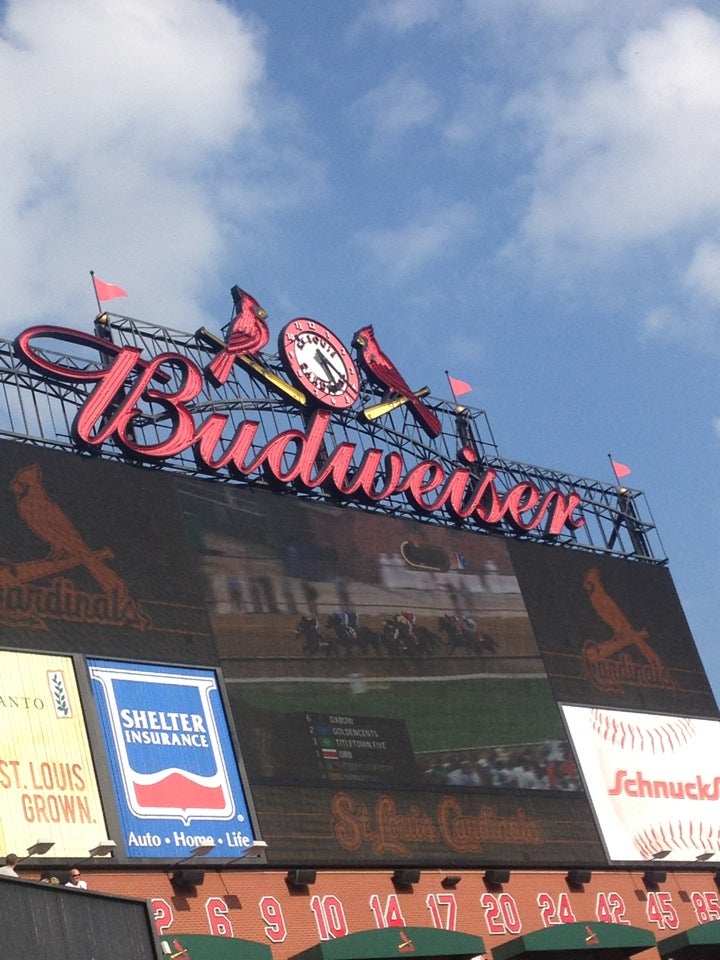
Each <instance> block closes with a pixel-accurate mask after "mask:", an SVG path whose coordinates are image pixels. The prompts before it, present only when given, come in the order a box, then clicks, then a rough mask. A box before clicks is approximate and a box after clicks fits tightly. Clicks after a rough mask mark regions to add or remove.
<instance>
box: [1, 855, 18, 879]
mask: <svg viewBox="0 0 720 960" xmlns="http://www.w3.org/2000/svg"><path fill="white" fill-rule="evenodd" d="M17 862H18V858H17V854H16V853H8V855H7V856H6V857H5V866H4V867H0V877H15V879H16V880H17V879H19V878H18V874H17V871H16V870H15V864H16V863H17Z"/></svg>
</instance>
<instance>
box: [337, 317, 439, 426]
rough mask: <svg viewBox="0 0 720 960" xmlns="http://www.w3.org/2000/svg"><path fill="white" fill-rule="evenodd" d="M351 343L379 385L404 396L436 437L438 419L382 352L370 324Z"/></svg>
mask: <svg viewBox="0 0 720 960" xmlns="http://www.w3.org/2000/svg"><path fill="white" fill-rule="evenodd" d="M353 344H354V345H355V346H356V347H358V348H359V350H360V359H361V360H362V363H363V366H364V367H365V369H366V370H367V372H368V373H369V375H370V376H371V377H372V379H373V380H375V382H376V383H379V384H380V386H381V387H386V388H387V389H388V390H390V391H391V392H392V393H398V394H400V396H401V397H405V399H406V400H407V402H408V406H409V407H410V409H411V410H412V412H413V414H414V416H415V418H416V419H417V420H418V421H419V422H420V423H421V424H422V426H423V427H424V428H425V430H427V432H428V433H429V434H430V436H431V437H437V436H439V435H440V433H441V432H442V427H441V426H440V421H439V420H438V418H437V417H436V416H435V414H434V413H433V412H432V410H431V409H430V407H428V406H426V405H425V404H424V403H423V402H422V400H419V399H418V397H416V396H415V394H414V392H413V391H412V390H411V389H410V387H409V386H408V384H407V382H406V381H405V380H404V379H403V376H402V374H401V373H400V371H399V370H398V368H397V367H396V366H395V364H394V363H393V362H392V360H391V359H390V358H389V357H388V356H387V355H386V354H384V353H383V352H382V350H381V349H380V346H379V345H378V342H377V340H376V339H375V332H374V330H373V328H372V327H371V326H368V327H363V328H362V329H361V330H358V332H357V333H356V334H355V336H354V337H353Z"/></svg>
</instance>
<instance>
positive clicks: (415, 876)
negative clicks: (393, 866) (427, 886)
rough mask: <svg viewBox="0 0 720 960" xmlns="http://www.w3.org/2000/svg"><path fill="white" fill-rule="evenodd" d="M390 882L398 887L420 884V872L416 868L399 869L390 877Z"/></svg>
mask: <svg viewBox="0 0 720 960" xmlns="http://www.w3.org/2000/svg"><path fill="white" fill-rule="evenodd" d="M392 882H393V883H395V884H397V885H398V886H399V887H411V886H412V885H413V884H414V883H420V870H419V869H418V867H399V868H398V869H397V870H395V872H394V873H393V875H392Z"/></svg>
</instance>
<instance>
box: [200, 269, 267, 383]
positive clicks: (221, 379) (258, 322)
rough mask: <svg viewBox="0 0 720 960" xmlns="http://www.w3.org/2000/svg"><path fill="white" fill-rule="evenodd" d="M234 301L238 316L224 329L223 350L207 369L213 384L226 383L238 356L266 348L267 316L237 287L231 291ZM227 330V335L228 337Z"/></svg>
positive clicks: (254, 301)
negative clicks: (224, 342) (225, 339)
mask: <svg viewBox="0 0 720 960" xmlns="http://www.w3.org/2000/svg"><path fill="white" fill-rule="evenodd" d="M232 296H233V302H234V303H235V309H236V310H237V316H236V317H235V319H234V320H232V321H231V322H230V323H229V324H228V327H227V328H225V329H226V338H227V342H226V344H225V349H224V350H221V351H220V353H219V354H218V355H217V356H216V357H215V358H214V359H213V361H212V362H211V363H210V365H209V366H208V373H209V375H210V376H211V377H212V378H213V380H214V381H215V383H218V384H222V383H225V381H226V380H227V378H228V377H229V376H230V371H231V370H232V368H233V364H234V363H235V360H236V359H237V357H239V356H240V355H241V354H248V355H250V356H252V355H253V354H255V353H257V352H258V351H259V350H262V348H263V347H264V346H265V344H266V343H267V342H268V340H269V339H270V333H269V331H268V328H267V325H266V324H265V318H266V317H267V313H266V312H265V311H264V310H263V308H262V307H261V306H260V304H259V303H258V302H257V300H255V299H254V298H253V297H251V296H250V294H249V293H245V291H244V290H241V289H240V287H233V288H232ZM228 328H229V335H228Z"/></svg>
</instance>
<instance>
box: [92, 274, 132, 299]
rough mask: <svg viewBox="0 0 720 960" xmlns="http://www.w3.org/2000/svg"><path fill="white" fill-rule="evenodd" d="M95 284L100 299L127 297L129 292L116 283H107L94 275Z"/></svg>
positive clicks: (96, 293)
mask: <svg viewBox="0 0 720 960" xmlns="http://www.w3.org/2000/svg"><path fill="white" fill-rule="evenodd" d="M93 284H94V285H95V295H96V297H97V298H98V300H117V298H118V297H126V296H127V294H126V293H125V291H124V290H123V288H122V287H117V286H115V284H114V283H105V281H104V280H98V278H97V277H93Z"/></svg>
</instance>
